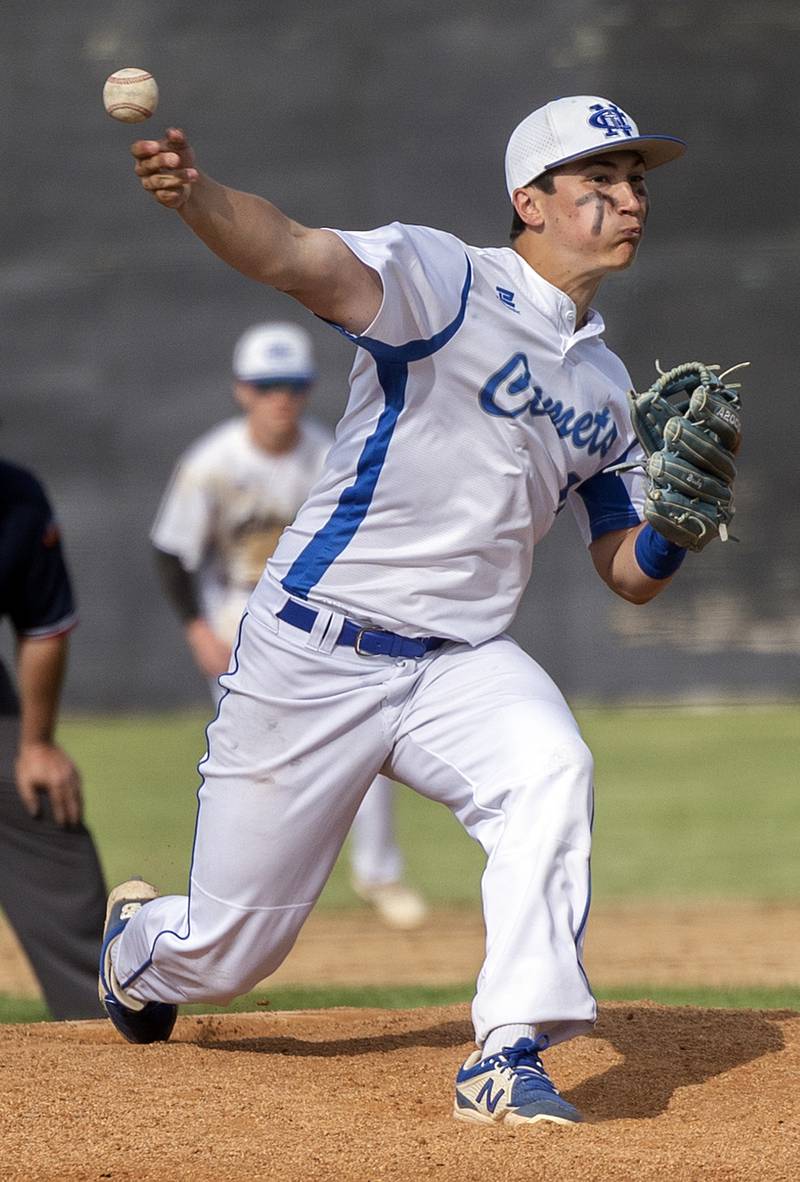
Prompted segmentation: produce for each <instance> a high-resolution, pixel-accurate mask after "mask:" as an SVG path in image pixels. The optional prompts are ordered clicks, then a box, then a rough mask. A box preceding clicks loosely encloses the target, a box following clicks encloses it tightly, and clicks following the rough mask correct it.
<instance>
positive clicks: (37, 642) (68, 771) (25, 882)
mask: <svg viewBox="0 0 800 1182" xmlns="http://www.w3.org/2000/svg"><path fill="white" fill-rule="evenodd" d="M0 615H3V616H7V617H8V619H9V620H10V622H11V626H12V628H13V630H14V634H15V639H16V662H15V664H16V686H15V685H14V684H12V681H11V678H10V677H9V674H8V672H7V670H6V668H5V666H4V665H3V664H2V663H1V662H0V905H2V907H3V909H4V911H5V913H6V915H7V916H8V919H9V921H10V923H11V924H12V926H13V927H14V928H15V930H16V932H17V935H18V936H19V939H20V943H21V944H22V946H23V948H24V949H25V952H26V953H27V955H28V958H29V960H30V962H31V965H32V966H33V969H34V972H35V973H36V976H37V977H38V979H39V983H40V985H41V987H42V992H43V993H44V997H45V1000H46V1002H47V1005H48V1008H49V1010H50V1012H51V1014H52V1015H53V1017H54V1018H58V1019H63V1018H96V1017H99V1016H100V1015H101V1014H102V1012H103V1011H102V1009H101V1007H100V1006H99V1005H98V1003H97V995H96V983H95V978H96V967H95V964H96V960H97V955H98V951H99V947H100V941H99V939H98V932H97V924H98V923H100V922H102V919H101V917H102V915H103V911H104V907H105V894H106V889H105V884H104V882H103V875H102V872H101V870H100V864H99V862H98V858H97V853H96V850H95V847H94V842H93V841H92V837H91V834H90V833H89V831H88V829H86V827H85V826H84V824H83V822H82V812H83V804H82V800H81V777H80V773H79V771H78V769H77V768H76V767H75V764H74V763H73V762H72V760H71V759H70V757H69V756H68V755H67V753H66V752H65V751H64V750H63V749H62V748H61V747H60V746H59V745H58V744H57V743H56V742H55V740H54V734H55V728H56V721H57V716H58V702H59V696H60V691H61V682H62V679H63V675H64V669H65V665H66V659H67V649H68V646H69V634H70V632H71V631H72V629H73V628H74V627H75V624H76V623H77V617H76V615H75V604H74V600H73V595H72V588H71V585H70V580H69V575H68V573H67V569H66V566H65V563H64V556H63V552H62V549H61V542H60V539H59V532H58V527H57V525H56V523H55V521H54V519H53V511H52V509H51V507H50V504H49V502H48V499H47V495H46V493H45V491H44V489H43V488H42V486H41V484H40V483H39V481H38V480H37V479H36V477H35V476H33V475H32V474H31V473H30V472H28V471H26V470H25V469H24V468H19V467H17V466H16V465H15V464H9V463H6V462H0Z"/></svg>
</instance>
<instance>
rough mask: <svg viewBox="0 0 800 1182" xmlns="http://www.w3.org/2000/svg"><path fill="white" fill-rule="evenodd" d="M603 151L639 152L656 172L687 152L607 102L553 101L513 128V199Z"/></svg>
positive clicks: (586, 97)
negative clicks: (551, 172)
mask: <svg viewBox="0 0 800 1182" xmlns="http://www.w3.org/2000/svg"><path fill="white" fill-rule="evenodd" d="M603 151H618V152H619V151H635V152H639V153H640V155H641V157H642V159H643V160H644V166H645V168H657V167H658V165H659V164H666V163H667V161H668V160H675V159H676V158H677V157H678V156H682V155H683V153H684V152H685V151H686V144H685V143H684V141H683V140H679V139H677V138H676V136H674V135H641V134H640V133H639V128H638V127H637V126H636V124H635V123H634V121H633V120H632V119H631V117H630V115H626V113H625V112H624V111H623V110H622V109H621V108H620V107H618V106H616V105H615V104H614V103H612V102H610V101H609V100H608V99H604V98H599V97H598V96H597V95H594V94H578V95H572V96H571V97H569V98H559V99H554V100H553V101H552V102H550V103H547V104H546V105H545V106H544V107H539V108H538V109H537V110H535V111H533V112H532V113H531V114H530V115H528V116H527V117H526V118H525V119H523V120H522V122H521V123H520V124H519V125H518V126H517V127H515V128H514V130H513V131H512V133H511V137H510V139H509V141H508V147H507V148H506V187H507V189H508V195H509V197H511V196H513V193H514V190H515V189H521V188H523V187H524V186H525V185H528V184H530V182H531V181H533V180H536V178H537V177H538V176H541V175H542V173H543V172H547V170H548V169H549V168H557V167H558V166H559V165H560V164H568V163H569V162H570V161H571V160H580V159H581V157H583V156H596V155H597V154H598V153H599V152H603Z"/></svg>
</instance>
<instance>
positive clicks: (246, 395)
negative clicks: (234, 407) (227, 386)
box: [233, 382, 255, 411]
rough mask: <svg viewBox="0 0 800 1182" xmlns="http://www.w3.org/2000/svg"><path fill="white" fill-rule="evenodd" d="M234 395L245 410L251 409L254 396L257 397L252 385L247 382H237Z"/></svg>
mask: <svg viewBox="0 0 800 1182" xmlns="http://www.w3.org/2000/svg"><path fill="white" fill-rule="evenodd" d="M233 396H234V398H235V399H236V401H237V403H238V404H239V407H240V408H241V409H242V410H244V411H248V410H249V409H250V407H251V406H252V404H253V398H254V397H255V396H254V394H253V391H252V389H251V387H250V386H249V385H248V383H247V382H235V383H234V386H233Z"/></svg>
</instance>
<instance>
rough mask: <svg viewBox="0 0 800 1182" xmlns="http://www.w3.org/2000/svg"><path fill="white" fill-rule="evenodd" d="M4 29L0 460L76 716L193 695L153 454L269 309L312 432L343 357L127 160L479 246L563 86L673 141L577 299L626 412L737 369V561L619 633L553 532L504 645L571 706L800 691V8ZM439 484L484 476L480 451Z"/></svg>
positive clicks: (607, 598) (98, 14) (61, 16)
mask: <svg viewBox="0 0 800 1182" xmlns="http://www.w3.org/2000/svg"><path fill="white" fill-rule="evenodd" d="M0 33H1V34H2V36H1V37H0V58H1V59H2V69H1V70H0V88H2V90H1V91H0V93H2V100H3V103H2V109H3V112H4V118H3V121H2V132H1V133H0V134H2V137H3V165H4V189H5V193H4V201H3V203H2V212H0V219H2V220H1V222H0V226H1V232H2V260H1V263H2V265H1V267H0V299H1V300H2V306H1V308H0V320H1V321H2V358H3V364H2V370H1V371H0V383H2V404H1V407H0V418H1V419H2V425H1V427H0V431H1V434H0V453H1V454H3V455H4V456H6V457H7V458H9V459H12V460H16V461H17V462H20V463H23V464H26V465H29V466H31V467H32V468H33V469H34V470H35V471H36V472H37V473H38V474H39V475H40V477H41V478H42V479H43V480H44V481H45V483H46V485H47V487H48V489H49V491H50V493H51V496H52V498H53V500H54V501H55V503H56V505H57V508H58V512H59V516H60V519H61V522H62V525H63V528H64V533H65V536H66V542H67V548H68V554H69V559H70V565H71V569H72V573H73V577H74V581H75V584H76V589H77V593H78V597H79V602H80V609H81V617H82V623H81V626H80V628H79V629H78V631H77V632H76V633H75V636H74V645H73V652H72V663H71V669H70V675H69V681H68V686H67V697H66V701H67V704H68V705H69V706H70V707H72V708H73V709H91V710H96V709H118V708H119V709H122V708H125V709H129V708H134V709H138V708H142V709H145V708H151V707H154V708H160V707H168V706H181V705H191V704H194V703H205V701H206V688H205V685H204V683H203V681H202V679H201V678H200V675H199V674H197V673H195V671H194V668H193V666H192V664H191V662H190V659H189V656H188V653H187V652H186V650H185V647H184V644H183V640H182V636H181V633H180V630H179V628H178V626H177V624H176V623H175V621H174V619H173V617H172V615H171V614H170V612H169V610H168V608H167V607H166V605H165V604H164V602H163V601H162V598H161V595H160V593H159V590H158V587H157V583H156V579H155V575H154V570H153V564H152V561H151V555H150V547H149V542H148V531H149V528H150V525H151V522H152V518H153V515H154V513H155V510H156V506H157V504H158V500H159V498H160V495H161V492H162V490H163V487H164V485H165V483H166V481H167V479H168V477H169V474H170V471H171V468H172V465H173V463H174V461H175V459H176V457H177V455H178V453H179V452H180V451H181V450H182V449H183V448H184V447H185V446H186V445H187V444H188V443H189V442H190V441H191V440H192V439H194V438H195V437H196V436H197V435H198V434H199V433H200V432H201V431H202V430H204V429H205V428H207V427H208V426H210V425H211V424H212V423H214V422H216V421H217V420H219V419H220V418H223V417H225V416H226V415H228V414H230V413H232V409H233V404H232V402H231V398H230V354H231V350H232V347H233V343H234V341H235V339H236V337H237V336H238V334H239V333H240V332H241V331H242V330H243V329H244V328H245V327H246V326H247V325H249V324H250V323H252V322H254V321H256V320H261V319H268V318H270V317H273V316H280V317H283V318H286V317H287V316H288V317H289V318H295V319H297V320H298V321H301V322H303V323H305V324H306V325H307V326H308V327H309V328H310V330H311V332H312V333H313V335H314V338H315V342H316V346H317V351H318V358H319V362H320V369H321V373H322V377H321V380H320V382H319V385H318V388H317V392H316V395H315V409H316V413H317V414H318V415H319V417H321V418H322V419H324V420H325V421H327V422H328V423H329V424H330V425H333V423H334V422H335V421H336V418H337V416H338V415H339V413H340V411H341V409H342V408H343V406H344V399H345V388H346V377H347V373H348V370H349V366H350V361H351V349H350V347H349V346H348V344H347V342H346V341H344V340H343V339H341V338H340V337H339V336H338V334H336V333H334V332H331V331H330V330H328V329H326V328H325V327H324V326H323V325H321V324H319V323H318V322H315V321H313V319H312V318H311V317H309V316H308V315H307V314H306V313H304V312H303V311H302V309H300V308H299V307H298V308H295V307H294V306H293V305H292V304H291V302H290V301H288V300H287V299H286V298H285V297H281V296H278V295H277V294H274V293H272V292H270V291H269V290H266V289H263V288H260V287H258V286H257V285H255V284H253V283H251V282H249V281H248V280H245V279H244V278H242V277H240V276H238V275H237V274H235V273H234V272H232V271H229V270H228V269H227V268H226V267H225V266H224V265H223V264H222V263H220V262H219V261H217V260H216V259H215V258H213V257H212V256H211V255H210V254H208V252H207V251H206V250H205V248H203V247H202V246H201V245H200V244H199V243H198V242H197V241H196V240H194V239H193V237H192V236H191V234H190V233H189V232H188V231H187V230H186V228H185V227H184V226H183V225H182V224H181V222H180V220H179V219H178V217H177V216H176V215H175V214H172V213H169V212H167V211H165V210H162V209H160V208H158V207H157V206H156V205H155V203H154V202H152V201H151V200H150V199H148V198H147V197H146V196H145V194H144V193H143V192H142V191H141V190H140V189H139V187H138V185H137V183H136V182H135V180H134V178H133V176H132V173H131V162H130V158H129V156H128V144H129V142H130V141H131V140H132V139H134V138H137V137H138V136H139V135H141V134H145V135H150V134H156V135H157V134H160V130H161V128H162V127H163V126H165V125H166V124H169V123H173V122H174V123H177V124H179V125H181V126H184V127H186V129H187V130H188V131H189V132H190V134H191V137H192V139H193V141H194V143H195V146H196V148H197V150H198V154H199V162H200V164H201V166H203V167H204V168H205V169H206V170H207V171H208V172H210V173H211V174H212V175H214V176H216V177H217V178H219V179H220V180H224V181H226V182H227V183H229V184H232V185H234V186H237V187H240V188H244V189H249V190H253V191H256V192H259V193H262V194H264V195H265V196H269V197H270V198H271V199H273V200H274V201H275V202H276V203H277V204H278V205H280V206H281V207H282V208H284V209H285V210H286V211H287V212H288V213H290V214H291V215H292V216H294V217H296V218H297V219H298V220H300V221H303V222H306V223H308V224H312V225H331V226H343V227H352V228H368V227H372V226H376V225H381V224H383V223H385V222H388V221H392V220H394V219H399V220H405V221H410V222H418V223H424V224H428V225H433V226H437V227H440V228H443V229H448V230H451V231H453V232H454V233H456V234H458V235H459V236H461V237H463V238H464V239H466V240H468V241H470V242H473V243H481V244H491V245H500V244H503V243H504V242H505V241H506V238H507V231H508V225H509V222H510V216H509V206H508V200H507V197H506V193H505V187H504V182H503V152H504V148H505V141H506V138H507V136H508V134H509V132H510V131H511V129H512V128H513V127H514V125H515V124H516V123H517V122H518V121H519V120H520V119H521V118H522V117H524V116H525V115H526V114H527V113H528V112H529V111H530V110H531V109H533V107H535V106H538V105H540V104H541V103H542V102H545V101H547V100H548V99H549V98H552V97H556V96H558V95H563V94H574V93H591V94H595V93H596V94H599V95H603V96H605V97H608V98H610V99H611V100H613V101H614V102H617V103H619V104H620V105H621V106H623V107H624V108H626V109H627V110H628V111H629V112H630V113H631V114H632V115H633V117H634V118H635V119H636V120H637V121H638V123H639V126H640V128H641V129H642V130H643V131H659V132H666V133H669V134H676V135H679V136H682V137H683V138H685V139H687V140H688V141H689V144H690V151H689V154H688V155H687V157H686V158H685V159H684V160H683V161H680V162H678V163H677V164H673V165H670V166H667V167H666V168H664V169H663V170H659V171H658V172H655V173H654V174H653V176H652V178H651V186H650V187H651V194H652V197H653V205H654V209H653V216H652V218H651V223H650V227H649V231H648V240H647V242H646V244H645V246H644V247H643V249H642V252H641V257H640V259H639V261H638V263H637V266H636V268H635V269H634V270H633V271H632V272H630V273H629V274H628V275H625V276H623V277H621V278H617V279H615V280H613V281H611V282H609V283H608V285H607V286H606V287H605V288H604V289H603V291H602V292H601V294H600V299H599V301H598V305H599V307H600V309H601V311H602V312H603V314H604V316H605V318H606V321H607V324H608V333H607V340H608V343H609V344H610V346H611V347H612V348H614V349H615V350H616V351H618V352H619V353H620V354H621V355H622V357H623V358H624V360H625V361H626V363H627V365H628V368H629V369H630V371H631V374H632V376H633V380H634V382H635V384H636V385H637V386H638V387H639V388H643V387H645V386H647V385H649V384H650V382H651V380H652V379H653V377H654V374H655V370H654V368H653V361H654V359H655V358H660V360H661V363H662V365H664V366H665V367H666V366H669V365H672V364H676V363H678V362H680V361H684V360H688V359H692V358H698V359H701V360H705V361H708V362H713V361H719V362H722V363H723V364H724V365H725V366H728V365H733V364H734V363H735V362H738V361H742V360H750V361H751V362H752V367H751V369H750V370H749V371H746V376H745V379H744V380H745V383H746V387H745V404H746V424H747V436H746V445H745V447H744V450H743V455H742V459H741V465H740V479H739V482H738V507H739V511H738V515H737V519H736V523H735V528H734V532H735V533H736V534H738V535H739V537H740V538H741V541H740V543H739V544H738V545H736V544H729V545H720V544H717V543H715V544H714V545H713V546H712V547H711V548H710V549H709V550H707V551H706V552H705V553H704V554H702V555H699V556H690V557H689V558H688V559H687V562H686V564H685V567H684V570H683V572H682V573H681V576H680V579H679V580H676V584H675V586H674V587H673V588H672V589H671V590H670V592H669V594H668V595H666V596H664V597H663V600H662V601H661V602H658V603H655V604H653V605H651V606H649V607H647V608H638V609H637V608H633V607H629V606H627V605H625V604H623V603H622V602H621V601H620V602H619V603H617V602H616V601H615V600H614V597H613V596H612V595H611V593H610V592H607V591H606V590H605V588H604V587H603V586H602V585H601V583H600V581H599V580H598V579H597V578H596V577H595V575H594V572H593V569H592V567H591V563H590V560H589V557H588V554H587V553H586V552H585V550H584V548H583V546H582V545H581V544H580V541H579V538H578V533H577V529H576V527H575V524H574V522H573V521H572V520H571V518H570V516H569V515H568V514H564V515H563V517H562V518H561V519H560V520H559V523H558V527H557V528H556V530H555V531H554V533H553V535H551V537H550V538H548V539H547V541H546V543H545V544H544V546H543V547H542V548H541V550H540V551H538V553H537V564H536V569H535V571H534V578H533V581H532V583H531V587H530V588H529V591H528V593H527V595H526V598H525V601H524V604H523V607H522V610H521V612H520V615H519V617H518V621H517V624H516V627H515V632H516V635H517V637H518V638H519V639H520V640H521V641H522V642H523V644H524V645H525V646H526V647H527V648H528V649H529V650H530V651H531V652H532V653H533V654H534V655H535V656H536V657H537V658H538V659H539V660H541V662H542V663H543V664H544V665H545V667H546V668H547V669H548V670H549V671H550V672H551V673H552V674H553V675H554V676H555V678H556V679H557V681H559V683H560V684H561V685H562V687H563V688H564V689H565V691H566V692H567V694H568V696H571V697H573V698H579V699H581V700H587V699H589V700H591V699H597V700H614V699H620V700H631V699H636V698H641V699H654V698H657V697H658V698H661V697H663V696H665V695H666V696H673V697H676V698H694V699H712V698H713V699H720V698H737V697H738V698H741V697H745V698H748V697H752V698H760V697H774V696H797V694H798V690H800V670H799V668H798V653H800V568H799V567H798V522H797V504H798V500H800V487H798V485H799V484H800V481H799V480H798V466H797V458H796V457H797V431H796V426H795V423H796V416H795V413H794V412H795V405H796V401H797V395H796V393H795V389H794V380H795V373H796V369H797V364H796V343H797V335H798V334H797V330H796V328H795V326H794V319H795V315H796V309H797V307H798V306H800V298H799V297H800V264H798V260H797V258H796V251H797V246H798V240H799V239H800V232H799V231H798V214H797V211H796V210H795V207H794V206H795V198H796V197H797V195H798V190H796V189H795V185H796V184H797V182H798V179H799V178H798V153H797V147H796V141H797V129H798V127H799V126H800V89H798V87H797V83H796V69H797V61H798V56H799V55H800V5H798V4H797V3H796V0H761V3H759V4H757V5H755V4H752V3H751V2H750V0H741V2H740V0H706V2H705V3H704V4H702V5H700V4H697V3H689V2H685V0H662V3H659V4H648V3H644V2H643V0H640V2H634V0H610V2H609V3H607V4H605V5H598V4H595V3H589V2H588V0H548V2H540V3H537V4H531V3H526V4H518V3H513V2H511V3H509V2H505V3H503V4H499V3H492V0H489V2H487V0H481V3H477V2H476V0H461V2H460V3H459V4H457V5H455V4H452V5H451V4H437V3H433V4H431V3H429V2H427V3H423V2H422V0H384V2H383V3H379V4H375V3H370V4H368V3H366V2H364V0H345V2H342V3H338V4H331V3H323V2H322V0H310V2H305V3H303V2H301V3H296V2H294V3H288V0H273V2H272V3H270V4H264V3H263V0H258V2H256V0H228V3H227V4H225V5H211V4H209V3H204V2H203V0H200V2H198V0H192V2H191V3H189V2H188V0H158V2H156V0H126V2H125V3H122V2H121V0H103V2H102V3H101V2H100V0H82V3H81V4H80V5H66V4H53V3H46V4H45V3H41V2H39V3H36V2H33V3H31V2H30V0H29V2H27V3H23V2H22V0H4V4H3V7H2V15H0ZM128 65H133V66H143V67H145V68H147V69H149V70H151V71H152V72H153V73H154V75H155V76H156V78H157V79H158V81H159V84H160V87H161V105H160V109H159V111H158V113H157V115H156V117H155V118H154V120H152V121H151V122H150V123H149V124H145V125H143V126H142V125H140V127H139V128H138V129H137V128H135V127H134V128H131V127H128V126H125V125H123V124H117V123H114V122H113V121H112V120H110V119H109V118H108V117H107V116H106V115H105V113H104V111H103V108H102V104H101V98H100V93H101V89H102V84H103V81H104V79H105V77H106V76H107V75H108V74H109V73H110V72H111V71H112V70H113V69H116V68H119V67H121V66H128ZM151 129H152V130H151ZM463 460H464V462H465V463H471V462H474V463H476V464H478V463H480V455H479V454H478V452H477V449H476V455H475V458H474V460H472V459H471V458H470V457H468V456H465V457H463Z"/></svg>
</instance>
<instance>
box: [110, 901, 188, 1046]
mask: <svg viewBox="0 0 800 1182" xmlns="http://www.w3.org/2000/svg"><path fill="white" fill-rule="evenodd" d="M157 898H158V891H157V890H156V888H155V887H154V886H151V885H150V883H149V882H144V880H143V879H141V878H131V879H129V880H128V881H127V882H123V883H120V885H119V886H117V887H114V889H113V891H112V892H111V894H110V895H109V896H108V904H107V906H106V922H105V926H104V928H103V947H102V949H101V951H100V980H99V993H100V1001H101V1002H102V1003H103V1005H104V1007H105V1011H106V1013H107V1014H108V1016H109V1018H110V1019H111V1021H112V1022H113V1023H114V1025H115V1026H116V1028H117V1030H118V1031H119V1032H120V1034H121V1035H122V1037H123V1038H126V1039H127V1040H128V1042H138V1043H147V1042H166V1041H167V1039H168V1038H169V1036H170V1035H171V1034H172V1028H173V1026H174V1025H175V1019H176V1018H177V1016H178V1007H177V1006H176V1005H170V1004H168V1003H167V1002H162V1001H146V1002H145V1001H137V1000H136V998H134V997H129V996H128V994H127V993H125V991H124V990H123V989H122V987H121V985H120V983H119V981H118V980H117V978H116V974H115V972H114V966H113V964H112V962H111V949H112V947H113V946H114V943H115V942H116V941H117V940H118V939H119V938H120V936H121V935H122V933H123V931H124V930H125V927H126V925H127V923H128V920H129V919H131V918H132V917H133V916H134V915H135V914H136V913H137V911H140V910H141V909H142V907H144V905H145V904H146V903H150V902H152V900H153V899H157Z"/></svg>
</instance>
